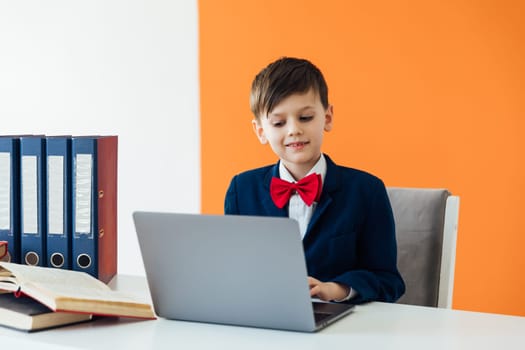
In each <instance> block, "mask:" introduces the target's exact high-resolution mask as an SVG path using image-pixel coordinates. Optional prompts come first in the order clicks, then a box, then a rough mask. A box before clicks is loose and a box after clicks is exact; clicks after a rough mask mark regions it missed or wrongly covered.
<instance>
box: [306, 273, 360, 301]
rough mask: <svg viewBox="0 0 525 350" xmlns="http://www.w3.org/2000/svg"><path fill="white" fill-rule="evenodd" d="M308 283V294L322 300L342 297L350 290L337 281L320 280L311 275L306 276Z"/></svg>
mask: <svg viewBox="0 0 525 350" xmlns="http://www.w3.org/2000/svg"><path fill="white" fill-rule="evenodd" d="M308 285H309V286H310V296H312V297H317V298H319V299H321V300H324V301H332V300H341V299H344V298H346V297H347V296H348V293H349V292H350V291H349V289H348V287H345V286H343V285H341V284H339V283H335V282H321V281H319V280H318V279H315V278H313V277H308Z"/></svg>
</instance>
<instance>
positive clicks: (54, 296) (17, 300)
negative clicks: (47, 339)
mask: <svg viewBox="0 0 525 350" xmlns="http://www.w3.org/2000/svg"><path fill="white" fill-rule="evenodd" d="M94 315H101V316H117V317H131V318H138V319H155V318H156V316H155V313H154V311H153V308H152V306H151V304H149V303H148V302H145V301H143V300H140V299H139V298H138V297H136V296H133V295H130V294H125V293H122V292H118V291H114V290H112V289H110V288H109V287H108V286H107V285H106V284H104V283H103V282H101V281H100V280H98V279H96V278H94V277H93V276H91V275H89V274H87V273H85V272H79V271H70V270H62V269H54V268H49V267H38V266H28V265H21V264H14V263H6V262H0V325H2V326H6V327H10V328H15V329H19V330H25V331H36V330H42V329H47V328H53V327H58V326H63V325H66V324H74V323H78V322H86V321H90V320H91V319H92V318H93V316H94Z"/></svg>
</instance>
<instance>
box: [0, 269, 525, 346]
mask: <svg viewBox="0 0 525 350" xmlns="http://www.w3.org/2000/svg"><path fill="white" fill-rule="evenodd" d="M112 286H113V287H116V288H117V289H119V290H127V291H132V290H135V291H139V293H137V294H140V295H142V296H144V297H145V298H149V295H148V294H146V293H147V286H146V283H145V279H144V278H142V277H137V276H120V277H119V278H118V279H117V280H115V281H112ZM0 348H2V349H25V348H32V349H70V348H80V349H112V350H124V349H228V350H234V349H243V350H245V349H301V350H306V349H328V350H331V349H352V348H353V349H403V350H410V349H417V350H421V349H423V350H431V349H447V350H449V349H476V350H480V349H490V350H499V349H506V350H507V349H521V350H523V349H525V317H515V316H503V315H495V314H485V313H475V312H466V311H457V310H447V309H435V308H427V307H418V306H408V305H398V304H387V303H369V304H366V305H360V306H357V307H356V308H355V311H354V312H353V313H352V314H350V315H349V316H347V317H345V318H344V319H342V320H340V321H338V322H336V323H334V324H332V325H330V326H329V327H327V328H325V329H324V330H322V331H321V332H319V333H312V334H309V333H298V332H288V331H275V330H266V329H256V328H246V327H234V326H223V325H212V324H204V323H193V322H181V321H170V320H165V319H158V320H155V321H135V320H129V319H116V318H105V319H99V320H96V321H94V322H89V323H84V324H79V325H73V326H68V327H64V328H57V329H52V330H46V331H42V332H36V333H24V332H18V331H15V330H11V329H7V328H3V327H0Z"/></svg>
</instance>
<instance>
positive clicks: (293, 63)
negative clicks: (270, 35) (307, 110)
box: [250, 57, 328, 119]
mask: <svg viewBox="0 0 525 350" xmlns="http://www.w3.org/2000/svg"><path fill="white" fill-rule="evenodd" d="M310 89H314V92H316V93H317V94H318V95H319V97H320V99H321V103H322V105H323V107H324V108H325V109H326V108H328V86H327V85H326V81H325V80H324V77H323V74H322V73H321V71H320V70H319V69H318V68H317V67H316V66H314V65H313V64H312V63H311V62H310V61H308V60H305V59H300V58H293V57H282V58H280V59H278V60H277V61H275V62H272V63H270V64H269V65H268V66H267V67H266V68H264V69H263V70H261V71H260V72H259V74H257V75H256V76H255V79H254V80H253V82H252V90H251V94H250V107H251V110H252V113H253V114H254V115H255V118H256V119H259V117H260V116H262V115H266V116H267V115H268V113H270V112H271V111H272V110H273V109H274V107H275V106H276V105H277V104H279V102H281V101H282V100H283V99H285V98H286V97H288V96H290V95H292V94H295V93H307V92H308V91H309V90H310Z"/></svg>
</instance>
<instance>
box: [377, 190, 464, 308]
mask: <svg viewBox="0 0 525 350" xmlns="http://www.w3.org/2000/svg"><path fill="white" fill-rule="evenodd" d="M387 191H388V196H389V198H390V203H391V204H392V210H393V212H394V219H395V223H396V238H397V250H398V257H397V264H398V269H399V272H400V273H401V275H402V276H403V279H404V281H405V284H406V292H405V294H404V295H403V296H402V297H401V298H400V299H399V301H398V303H401V304H411V305H423V306H434V307H443V308H451V307H452V292H453V288H454V268H455V257H456V237H457V223H458V214H459V197H458V196H452V195H451V194H450V192H449V191H447V190H446V189H422V188H399V187H389V188H387Z"/></svg>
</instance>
